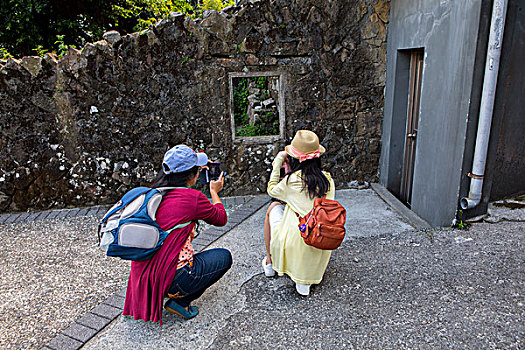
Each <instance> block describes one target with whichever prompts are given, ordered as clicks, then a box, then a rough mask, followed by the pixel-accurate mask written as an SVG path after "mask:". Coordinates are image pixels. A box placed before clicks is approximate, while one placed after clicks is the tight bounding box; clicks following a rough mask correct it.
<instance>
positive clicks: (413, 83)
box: [399, 49, 424, 207]
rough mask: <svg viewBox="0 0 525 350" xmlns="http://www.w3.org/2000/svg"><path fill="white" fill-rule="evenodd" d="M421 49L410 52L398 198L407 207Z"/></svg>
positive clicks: (417, 101) (415, 127) (413, 148)
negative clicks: (403, 146)
mask: <svg viewBox="0 0 525 350" xmlns="http://www.w3.org/2000/svg"><path fill="white" fill-rule="evenodd" d="M423 56H424V52H423V50H422V49H416V50H412V51H411V53H410V80H409V91H408V108H407V125H406V135H405V152H404V156H403V174H402V178H401V188H400V191H399V193H400V197H401V198H400V199H401V200H402V201H404V202H405V203H406V204H407V205H408V206H409V207H410V203H411V200H412V183H413V179H414V164H415V159H416V143H417V128H418V121H419V105H420V99H421V82H422V77H423Z"/></svg>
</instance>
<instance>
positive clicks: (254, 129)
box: [230, 72, 284, 141]
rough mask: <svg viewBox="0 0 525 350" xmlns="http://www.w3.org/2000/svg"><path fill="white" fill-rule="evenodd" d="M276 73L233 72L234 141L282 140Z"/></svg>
mask: <svg viewBox="0 0 525 350" xmlns="http://www.w3.org/2000/svg"><path fill="white" fill-rule="evenodd" d="M282 90H283V89H282V76H281V75H280V74H278V73H271V72H270V73H268V72H264V73H232V74H231V75H230V100H231V101H230V113H231V119H232V134H233V139H234V140H235V139H248V140H249V139H252V140H254V141H273V140H275V139H279V138H282V137H284V135H283V131H284V127H283V125H284V108H283V107H284V101H283V99H284V94H283V91H282Z"/></svg>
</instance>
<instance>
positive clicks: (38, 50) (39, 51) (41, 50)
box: [33, 45, 46, 58]
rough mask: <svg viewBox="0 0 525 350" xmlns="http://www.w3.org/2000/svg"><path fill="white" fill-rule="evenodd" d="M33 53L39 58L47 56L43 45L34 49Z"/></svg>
mask: <svg viewBox="0 0 525 350" xmlns="http://www.w3.org/2000/svg"><path fill="white" fill-rule="evenodd" d="M33 51H34V52H35V53H36V55H37V56H39V57H42V58H43V57H44V55H45V54H46V50H44V47H43V46H42V45H37V46H36V48H34V49H33Z"/></svg>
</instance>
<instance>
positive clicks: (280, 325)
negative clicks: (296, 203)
mask: <svg viewBox="0 0 525 350" xmlns="http://www.w3.org/2000/svg"><path fill="white" fill-rule="evenodd" d="M338 197H339V198H338V199H339V200H340V201H341V202H342V203H343V204H344V205H345V207H346V208H347V209H348V231H349V237H350V238H349V239H348V240H346V241H345V243H344V244H343V246H342V247H341V248H339V249H338V250H336V251H334V253H333V255H332V259H331V261H330V264H329V267H328V269H327V271H326V274H325V277H324V280H323V282H322V283H321V284H320V285H318V286H316V287H314V288H313V290H312V294H311V295H310V296H309V297H307V298H304V297H301V296H299V295H298V294H296V292H295V290H294V284H293V282H292V281H291V280H290V279H289V278H287V277H278V278H270V279H268V278H265V277H264V276H263V275H262V273H261V269H260V266H259V264H260V262H259V261H260V260H261V258H262V257H263V256H264V246H263V239H262V224H263V219H264V213H265V208H262V209H261V210H259V211H258V212H257V213H256V214H255V215H253V216H251V217H250V218H249V219H248V220H246V221H245V222H243V223H242V224H240V225H239V226H238V227H236V228H235V229H233V230H231V231H230V232H229V233H228V234H227V235H225V236H224V237H222V238H221V239H219V240H218V241H217V242H215V243H214V244H213V245H212V246H213V247H226V248H228V249H230V250H231V251H232V255H233V257H234V266H233V268H232V269H231V270H230V271H229V272H228V273H227V274H226V275H225V276H224V278H223V279H222V280H221V281H220V282H218V283H217V284H216V285H214V286H213V287H211V288H210V289H209V290H208V291H207V292H206V293H205V294H204V295H203V297H202V298H201V299H200V300H198V301H196V303H195V304H196V305H198V306H199V307H200V309H201V314H200V315H199V316H198V317H196V318H195V319H193V320H189V321H184V320H182V319H180V318H179V317H177V316H175V315H171V314H169V313H165V314H164V321H165V325H164V326H162V327H160V326H158V325H157V324H151V323H144V322H140V321H139V322H138V321H135V320H132V319H129V318H125V317H119V318H117V319H116V320H115V321H114V322H113V323H111V324H110V325H109V326H108V327H107V328H106V329H105V330H103V331H102V332H100V333H99V334H98V335H96V336H95V337H94V338H92V339H91V340H90V341H89V342H88V343H87V344H86V345H85V346H84V348H85V349H107V348H111V349H129V348H137V349H138V348H140V349H230V348H239V349H489V348H491V349H520V348H522V347H523V339H525V326H524V322H523V318H524V300H523V292H524V283H525V276H524V270H523V257H524V256H525V251H524V245H523V243H524V237H525V236H524V234H525V231H524V226H523V223H508V222H507V223H501V224H498V226H495V225H490V224H486V223H483V224H477V225H474V226H472V227H471V229H470V230H469V231H454V230H447V229H445V230H430V231H417V230H414V229H412V227H411V226H410V225H408V223H406V222H404V220H403V219H402V218H401V217H400V216H399V215H397V214H396V213H395V212H394V211H392V210H391V208H389V207H388V206H387V205H386V204H385V203H384V202H383V201H382V200H381V199H379V197H378V196H377V195H376V194H375V193H374V192H373V191H371V190H361V191H356V190H346V191H339V196H338Z"/></svg>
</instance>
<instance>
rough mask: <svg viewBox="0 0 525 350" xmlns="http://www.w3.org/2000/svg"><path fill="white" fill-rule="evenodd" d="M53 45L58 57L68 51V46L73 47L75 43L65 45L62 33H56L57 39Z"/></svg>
mask: <svg viewBox="0 0 525 350" xmlns="http://www.w3.org/2000/svg"><path fill="white" fill-rule="evenodd" d="M55 45H56V47H57V55H58V57H59V58H60V57H63V56H64V55H65V54H66V53H67V52H68V51H69V48H70V47H72V48H75V47H76V46H75V45H66V44H65V43H64V35H57V40H56V41H55Z"/></svg>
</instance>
